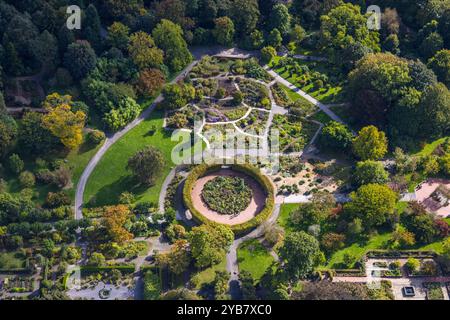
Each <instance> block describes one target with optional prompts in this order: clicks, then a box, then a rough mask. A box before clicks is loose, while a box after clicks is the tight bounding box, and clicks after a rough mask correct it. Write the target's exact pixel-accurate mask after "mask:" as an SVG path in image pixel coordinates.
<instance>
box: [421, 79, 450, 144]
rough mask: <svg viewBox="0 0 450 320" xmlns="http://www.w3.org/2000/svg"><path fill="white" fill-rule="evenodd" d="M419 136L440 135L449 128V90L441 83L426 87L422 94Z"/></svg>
mask: <svg viewBox="0 0 450 320" xmlns="http://www.w3.org/2000/svg"><path fill="white" fill-rule="evenodd" d="M420 105H421V114H420V115H421V125H420V130H419V132H420V136H422V137H440V136H442V135H444V134H445V132H448V130H449V129H450V91H449V90H448V88H447V87H446V86H445V85H444V84H442V83H436V84H434V85H431V86H430V87H428V88H427V90H426V91H425V93H424V94H423V96H422V100H421V102H420Z"/></svg>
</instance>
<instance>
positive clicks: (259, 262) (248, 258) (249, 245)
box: [237, 239, 274, 281]
mask: <svg viewBox="0 0 450 320" xmlns="http://www.w3.org/2000/svg"><path fill="white" fill-rule="evenodd" d="M237 257H238V264H239V270H240V271H241V272H242V271H248V272H250V274H251V275H252V277H253V279H255V281H259V280H260V279H261V277H262V276H263V275H264V273H266V271H267V269H268V268H270V266H271V265H272V262H273V261H274V258H273V257H272V256H271V255H270V253H269V252H268V251H267V249H266V248H264V246H263V245H262V244H261V243H260V242H259V241H258V240H256V239H253V240H249V241H246V242H244V243H242V244H241V245H240V246H239V248H238V250H237Z"/></svg>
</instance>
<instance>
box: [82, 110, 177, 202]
mask: <svg viewBox="0 0 450 320" xmlns="http://www.w3.org/2000/svg"><path fill="white" fill-rule="evenodd" d="M162 124H163V114H162V112H156V111H155V112H153V113H152V114H151V116H150V117H149V118H148V119H145V120H144V121H143V122H142V123H141V124H139V125H138V126H136V127H135V128H134V129H132V130H131V131H129V132H128V133H127V134H126V135H125V136H123V137H122V138H121V139H120V140H119V141H117V142H116V143H115V144H114V145H112V146H111V148H110V149H109V150H108V151H107V152H106V154H105V155H104V156H103V158H102V159H101V160H100V162H99V163H98V165H97V166H96V168H95V169H94V171H93V173H92V175H91V176H90V178H89V180H88V182H87V185H86V190H85V194H84V203H86V204H91V205H93V206H102V205H109V204H115V203H117V199H118V197H119V196H120V194H121V193H122V192H124V191H128V192H132V193H133V194H134V195H135V196H136V202H143V201H150V202H154V203H156V202H157V201H158V199H159V193H160V190H161V185H162V183H163V181H164V179H165V178H166V176H167V174H168V173H169V171H170V169H171V168H172V166H173V164H172V161H171V152H172V149H173V148H174V147H175V145H177V142H173V141H171V132H170V131H165V130H164V129H163V128H162ZM154 127H156V128H158V129H157V131H156V132H155V133H154V134H151V133H150V131H151V129H152V128H154ZM146 146H154V147H155V148H157V149H159V150H160V151H161V152H162V153H163V155H164V157H165V159H166V165H165V167H164V169H163V170H162V171H161V174H160V175H159V177H158V178H157V179H156V182H155V184H154V185H153V186H151V187H150V188H147V187H142V186H140V185H139V184H138V183H137V182H136V181H135V179H133V177H132V174H131V172H130V171H129V170H128V169H127V163H128V159H129V158H130V157H131V156H132V155H134V154H135V153H136V152H137V151H139V150H141V149H143V148H144V147H146Z"/></svg>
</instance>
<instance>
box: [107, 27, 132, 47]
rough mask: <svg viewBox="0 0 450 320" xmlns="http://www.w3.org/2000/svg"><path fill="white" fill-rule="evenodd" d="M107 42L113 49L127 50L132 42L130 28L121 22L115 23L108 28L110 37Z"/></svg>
mask: <svg viewBox="0 0 450 320" xmlns="http://www.w3.org/2000/svg"><path fill="white" fill-rule="evenodd" d="M106 41H107V42H108V44H109V45H110V46H111V47H116V48H119V49H121V50H125V49H126V48H127V47H128V43H129V41H130V28H128V26H126V25H124V24H123V23H121V22H117V21H116V22H114V23H113V24H112V25H110V26H109V27H108V37H107V39H106Z"/></svg>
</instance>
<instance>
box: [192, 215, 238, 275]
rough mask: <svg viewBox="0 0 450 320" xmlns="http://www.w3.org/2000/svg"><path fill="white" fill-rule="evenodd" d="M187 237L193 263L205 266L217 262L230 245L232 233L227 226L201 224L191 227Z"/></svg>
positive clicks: (232, 237) (201, 266)
mask: <svg viewBox="0 0 450 320" xmlns="http://www.w3.org/2000/svg"><path fill="white" fill-rule="evenodd" d="M187 239H188V241H189V243H190V248H191V253H192V256H193V257H194V259H195V264H196V266H197V267H199V268H205V267H208V266H211V265H214V264H217V263H219V262H220V261H221V260H222V259H224V256H225V254H226V252H227V250H228V247H229V246H230V245H231V243H232V241H233V239H234V234H233V231H231V229H230V228H229V227H228V226H225V225H212V224H202V225H201V226H199V227H194V228H192V231H191V232H189V233H188V236H187Z"/></svg>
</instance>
